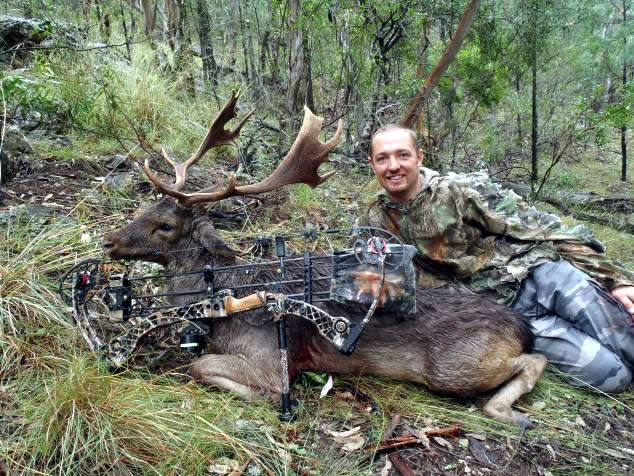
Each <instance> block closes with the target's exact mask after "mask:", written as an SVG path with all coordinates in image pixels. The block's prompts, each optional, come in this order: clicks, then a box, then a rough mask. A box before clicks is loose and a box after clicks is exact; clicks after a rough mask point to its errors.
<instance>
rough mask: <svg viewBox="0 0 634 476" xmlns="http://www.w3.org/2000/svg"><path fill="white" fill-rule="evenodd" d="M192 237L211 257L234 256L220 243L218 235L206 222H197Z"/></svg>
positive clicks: (208, 222)
mask: <svg viewBox="0 0 634 476" xmlns="http://www.w3.org/2000/svg"><path fill="white" fill-rule="evenodd" d="M195 225H196V226H194V230H193V232H192V237H193V239H194V241H196V242H197V243H198V244H200V246H204V247H205V249H206V250H207V251H209V253H211V254H212V255H221V256H234V255H235V253H234V252H233V250H231V248H229V247H228V246H227V244H226V243H225V242H224V241H222V238H220V235H219V234H218V232H217V231H216V229H215V228H214V226H213V225H212V224H211V222H210V221H208V220H198V222H197V223H196V224H195Z"/></svg>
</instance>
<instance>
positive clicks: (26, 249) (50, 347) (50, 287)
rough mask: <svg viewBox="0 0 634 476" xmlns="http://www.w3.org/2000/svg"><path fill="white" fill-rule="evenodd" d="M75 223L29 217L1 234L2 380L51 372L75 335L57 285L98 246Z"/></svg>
mask: <svg viewBox="0 0 634 476" xmlns="http://www.w3.org/2000/svg"><path fill="white" fill-rule="evenodd" d="M81 235H82V229H81V228H80V226H78V225H71V224H69V222H64V221H58V222H54V223H53V224H51V225H46V226H43V225H38V224H36V223H35V222H31V221H29V219H28V217H26V216H25V215H18V216H17V217H15V218H12V219H11V220H10V221H9V222H8V223H7V225H6V226H5V227H2V228H0V275H1V279H0V349H1V350H0V378H7V377H8V376H11V375H14V374H15V373H16V372H18V369H21V370H24V368H25V367H29V368H39V369H47V368H49V366H50V365H51V362H52V361H53V360H52V358H53V357H55V356H58V355H60V354H61V353H62V350H61V349H62V347H64V346H67V345H68V344H67V341H68V336H69V335H72V333H71V326H70V321H69V318H68V317H67V314H66V310H65V308H64V306H63V305H62V303H61V301H60V300H59V299H58V297H57V292H56V290H57V282H56V279H57V278H58V277H59V276H61V274H62V273H63V272H64V271H66V270H67V269H68V268H69V267H70V266H71V265H72V264H74V263H75V262H76V261H78V260H80V259H83V258H85V257H87V255H88V253H89V252H90V251H91V250H94V244H89V243H83V242H82V240H81Z"/></svg>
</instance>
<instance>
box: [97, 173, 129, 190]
mask: <svg viewBox="0 0 634 476" xmlns="http://www.w3.org/2000/svg"><path fill="white" fill-rule="evenodd" d="M134 182H135V177H134V174H133V173H132V172H119V173H113V174H110V175H108V176H107V177H106V178H105V179H104V181H103V184H102V190H103V191H104V192H124V191H125V190H127V189H129V188H130V187H131V186H132V185H134Z"/></svg>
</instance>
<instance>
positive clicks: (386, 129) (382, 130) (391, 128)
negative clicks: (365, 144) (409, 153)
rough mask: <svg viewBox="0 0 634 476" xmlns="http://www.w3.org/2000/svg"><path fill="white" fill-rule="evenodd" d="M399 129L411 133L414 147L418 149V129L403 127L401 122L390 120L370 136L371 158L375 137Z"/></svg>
mask: <svg viewBox="0 0 634 476" xmlns="http://www.w3.org/2000/svg"><path fill="white" fill-rule="evenodd" d="M398 130H401V131H405V132H407V133H408V134H409V136H410V138H411V139H412V144H413V145H414V149H416V146H417V144H416V143H417V141H418V136H417V135H416V131H414V130H412V129H410V128H409V127H403V126H401V125H399V124H395V123H393V122H390V123H388V124H385V125H383V126H381V127H380V128H379V129H378V130H376V131H375V132H374V134H372V137H371V138H370V148H369V150H368V155H369V156H370V159H371V158H372V144H373V143H374V138H375V137H376V136H378V135H380V134H383V133H385V132H392V131H398Z"/></svg>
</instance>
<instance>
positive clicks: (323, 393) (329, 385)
mask: <svg viewBox="0 0 634 476" xmlns="http://www.w3.org/2000/svg"><path fill="white" fill-rule="evenodd" d="M332 385H333V384H332V375H330V374H328V381H327V382H326V385H324V387H323V388H322V389H321V392H320V393H319V398H324V397H325V396H326V395H328V392H330V389H331V388H332Z"/></svg>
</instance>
